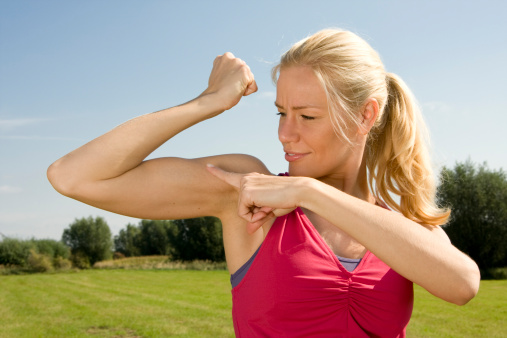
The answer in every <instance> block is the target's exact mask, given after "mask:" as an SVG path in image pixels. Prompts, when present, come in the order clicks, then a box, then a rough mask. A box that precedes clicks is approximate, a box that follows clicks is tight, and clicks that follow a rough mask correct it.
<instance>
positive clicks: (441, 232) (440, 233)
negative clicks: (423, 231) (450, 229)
mask: <svg viewBox="0 0 507 338" xmlns="http://www.w3.org/2000/svg"><path fill="white" fill-rule="evenodd" d="M426 228H427V229H429V230H430V231H431V232H432V233H433V234H435V235H436V236H437V237H438V238H440V239H442V240H444V241H446V242H449V243H451V240H450V239H449V236H447V233H446V232H445V231H444V229H442V227H441V226H439V225H437V226H426Z"/></svg>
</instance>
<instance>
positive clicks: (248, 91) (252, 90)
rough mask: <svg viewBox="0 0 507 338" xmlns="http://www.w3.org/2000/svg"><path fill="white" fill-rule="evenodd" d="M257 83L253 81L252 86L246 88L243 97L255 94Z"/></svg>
mask: <svg viewBox="0 0 507 338" xmlns="http://www.w3.org/2000/svg"><path fill="white" fill-rule="evenodd" d="M257 89H258V88H257V83H256V82H255V80H253V81H252V82H250V84H249V85H248V86H247V87H246V89H245V93H244V94H243V96H248V95H250V94H253V93H255V92H256V91H257Z"/></svg>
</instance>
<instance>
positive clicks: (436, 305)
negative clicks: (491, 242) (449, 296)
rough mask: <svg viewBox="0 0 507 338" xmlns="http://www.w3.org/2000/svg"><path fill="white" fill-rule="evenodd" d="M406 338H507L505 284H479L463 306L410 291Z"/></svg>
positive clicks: (491, 281)
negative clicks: (410, 311) (412, 294)
mask: <svg viewBox="0 0 507 338" xmlns="http://www.w3.org/2000/svg"><path fill="white" fill-rule="evenodd" d="M414 291H415V302H414V312H413V314H412V319H411V320H410V324H409V326H408V330H407V336H409V337H507V280H487V281H481V286H480V288H479V293H478V294H477V296H476V297H475V298H474V299H472V300H471V301H470V302H469V303H468V304H466V305H465V306H456V305H453V304H450V303H447V302H445V301H443V300H441V299H439V298H436V297H434V296H432V295H431V294H429V293H428V292H427V291H426V290H424V289H423V288H421V287H419V286H415V287H414Z"/></svg>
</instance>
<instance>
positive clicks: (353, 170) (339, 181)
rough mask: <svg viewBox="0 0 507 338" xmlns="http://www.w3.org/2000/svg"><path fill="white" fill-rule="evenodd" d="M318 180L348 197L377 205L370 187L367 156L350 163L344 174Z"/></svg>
mask: <svg viewBox="0 0 507 338" xmlns="http://www.w3.org/2000/svg"><path fill="white" fill-rule="evenodd" d="M318 180H319V181H321V182H323V183H326V184H328V185H330V186H332V187H335V188H336V189H338V190H341V191H343V192H344V193H346V194H348V195H351V196H354V197H357V198H359V199H362V200H364V201H367V202H369V203H372V204H374V203H375V197H374V196H373V194H372V193H371V191H370V188H369V186H368V176H367V170H366V159H365V156H362V157H361V160H360V161H356V162H355V163H354V162H352V163H350V165H349V167H348V168H346V170H345V171H344V172H341V173H339V174H332V175H329V176H326V177H321V178H319V179H318Z"/></svg>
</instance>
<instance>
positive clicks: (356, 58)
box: [48, 30, 480, 336]
mask: <svg viewBox="0 0 507 338" xmlns="http://www.w3.org/2000/svg"><path fill="white" fill-rule="evenodd" d="M273 77H274V79H275V81H276V82H277V96H276V101H275V105H276V107H277V109H278V112H279V115H280V122H279V130H278V135H279V139H280V141H281V143H282V145H283V147H284V151H285V158H286V160H287V161H288V162H289V172H288V174H285V175H283V176H274V175H271V174H270V172H269V171H268V169H267V168H266V167H265V166H264V164H263V163H262V162H261V161H259V160H258V159H256V158H254V157H251V156H247V155H219V156H211V157H206V158H198V159H181V158H158V159H153V160H148V161H144V159H145V158H146V157H147V156H148V155H149V154H150V153H151V152H152V151H154V150H155V149H157V148H158V147H159V146H160V145H162V144H163V143H164V142H166V141H167V140H169V139H170V138H171V137H173V136H175V135H176V134H178V133H179V132H181V131H183V130H185V129H187V128H189V127H191V126H192V125H194V124H196V123H199V122H201V121H203V120H205V119H208V118H212V117H214V116H216V115H218V114H220V113H222V112H224V111H226V110H228V109H230V108H232V107H234V106H235V105H236V104H237V103H238V102H239V101H240V99H241V97H242V96H247V95H250V94H252V93H254V92H255V91H256V90H257V86H256V83H255V80H254V76H253V74H252V73H251V71H250V69H249V67H248V66H247V65H246V64H245V62H243V61H242V60H240V59H238V58H235V57H234V56H233V55H232V54H231V53H225V54H224V55H222V56H219V57H217V58H216V59H215V61H214V65H213V70H212V72H211V75H210V79H209V83H208V88H207V89H206V90H205V91H204V92H203V93H202V94H201V95H200V96H199V97H197V98H196V99H194V100H192V101H190V102H187V103H185V104H183V105H180V106H177V107H173V108H170V109H166V110H162V111H159V112H156V113H152V114H148V115H143V116H140V117H138V118H135V119H133V120H130V121H128V122H127V123H125V124H123V125H121V126H119V127H117V128H115V129H113V130H111V131H110V132H108V133H106V134H104V135H102V136H100V137H98V138H97V139H95V140H93V141H91V142H89V143H88V144H86V145H84V146H82V147H80V148H78V149H76V150H74V151H73V152H71V153H69V154H68V155H66V156H64V157H63V158H61V159H59V160H58V161H56V162H55V163H54V164H53V165H51V167H50V168H49V170H48V177H49V180H50V181H51V183H52V184H53V186H54V187H55V189H56V190H58V191H59V192H61V193H62V194H64V195H66V196H69V197H72V198H75V199H77V200H79V201H82V202H84V203H87V204H90V205H93V206H96V207H98V208H102V209H106V210H109V211H112V212H116V213H119V214H123V215H128V216H132V217H138V218H148V219H179V218H191V217H199V216H209V215H211V216H216V217H218V218H220V219H221V221H222V225H223V237H224V247H225V254H226V259H227V265H228V268H229V270H230V273H231V275H232V278H231V280H232V282H233V286H234V287H233V291H232V292H233V318H234V327H235V331H236V334H237V335H241V336H371V335H375V336H404V335H405V328H406V326H407V324H408V321H409V318H410V315H411V311H412V302H413V295H412V284H411V283H412V282H414V283H417V284H419V285H421V286H422V287H424V288H425V289H427V290H428V291H429V292H431V293H432V294H434V295H435V296H437V297H440V298H442V299H444V300H446V301H449V302H452V303H456V304H460V305H461V304H465V303H467V302H468V301H469V300H470V299H471V298H473V297H474V296H475V294H476V293H477V290H478V287H479V279H480V277H479V271H478V268H477V265H476V264H475V263H474V262H473V261H472V260H471V259H470V258H468V257H467V256H466V255H464V254H463V253H461V252H460V251H459V250H457V249H456V248H455V247H454V246H452V244H451V243H450V242H449V240H448V238H447V236H446V234H445V232H444V231H443V230H442V229H441V228H440V225H442V224H444V223H445V222H446V220H447V218H448V217H449V211H448V210H442V209H440V208H438V207H437V206H436V205H435V203H434V195H435V183H434V182H433V174H432V172H431V167H430V164H429V160H428V155H427V151H426V148H425V145H424V142H423V131H422V127H423V125H422V123H421V122H420V119H419V113H418V110H417V107H416V105H415V103H414V100H413V98H412V97H411V94H410V91H409V90H408V89H407V87H406V86H405V84H404V83H403V82H402V81H401V80H400V79H399V78H398V77H397V76H395V75H394V74H390V73H386V72H385V70H384V68H383V65H382V63H381V61H380V59H379V57H378V55H377V53H376V52H375V51H374V50H373V49H372V48H371V47H370V46H369V45H368V44H367V43H366V42H365V41H363V40H362V39H360V38H359V37H358V36H356V35H354V34H353V33H350V32H346V31H340V30H324V31H321V32H318V33H316V34H314V35H313V36H311V37H309V38H306V39H304V40H302V41H300V42H298V43H296V44H295V45H294V46H293V47H292V48H291V49H290V50H289V51H288V52H286V53H285V54H284V55H283V56H282V59H281V62H280V64H279V65H278V66H276V67H275V69H274V71H273ZM392 194H395V195H399V196H400V203H397V202H396V201H395V200H394V199H393V198H392ZM388 207H389V208H390V209H394V210H395V211H398V212H394V211H391V210H388Z"/></svg>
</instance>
